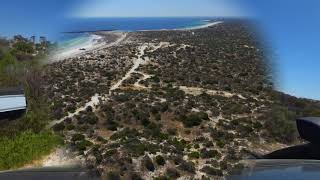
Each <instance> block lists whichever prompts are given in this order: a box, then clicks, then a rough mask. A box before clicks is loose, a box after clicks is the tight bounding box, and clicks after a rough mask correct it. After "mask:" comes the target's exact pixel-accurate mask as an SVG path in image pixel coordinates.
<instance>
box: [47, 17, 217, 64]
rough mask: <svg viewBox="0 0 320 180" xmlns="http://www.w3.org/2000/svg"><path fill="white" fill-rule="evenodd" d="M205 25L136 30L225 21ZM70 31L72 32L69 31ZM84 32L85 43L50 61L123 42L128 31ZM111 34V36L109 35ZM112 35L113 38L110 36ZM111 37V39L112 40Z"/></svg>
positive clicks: (197, 27)
mask: <svg viewBox="0 0 320 180" xmlns="http://www.w3.org/2000/svg"><path fill="white" fill-rule="evenodd" d="M206 22H207V23H206V24H204V25H199V26H193V27H187V28H181V29H160V30H139V31H136V32H149V31H190V30H199V29H205V28H209V27H212V26H215V25H218V24H221V23H223V21H215V22H212V21H206ZM68 33H70V32H68ZM83 33H89V34H90V38H89V40H88V41H87V42H85V43H83V44H78V45H76V46H73V47H69V48H67V49H65V50H61V51H56V52H53V54H52V57H51V58H50V59H49V63H52V62H57V61H63V60H65V59H68V58H73V57H77V56H80V55H82V54H85V53H87V52H89V51H93V50H99V49H101V48H105V47H110V46H114V45H118V44H119V43H120V42H122V41H123V40H124V39H125V38H126V36H127V33H128V32H127V31H110V30H108V31H91V32H90V31H88V32H87V31H86V32H83ZM108 36H109V37H108ZM110 37H111V38H110ZM110 39H111V40H110Z"/></svg>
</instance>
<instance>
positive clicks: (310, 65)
mask: <svg viewBox="0 0 320 180" xmlns="http://www.w3.org/2000/svg"><path fill="white" fill-rule="evenodd" d="M319 7H320V1H316V0H308V1H301V0H300V1H299V0H268V1H264V0H261V1H260V0H28V1H26V0H3V1H2V2H1V6H0V22H1V25H0V27H1V28H0V35H4V36H11V35H13V34H23V35H28V36H29V35H31V34H35V35H38V36H39V35H45V36H49V38H54V37H53V36H54V34H57V33H59V32H60V27H61V26H63V25H64V23H65V22H66V21H65V20H64V19H65V17H74V16H75V17H112V16H118V17H119V16H122V17H123V16H250V17H251V18H254V19H256V20H257V22H259V27H260V29H261V30H262V32H263V35H264V37H265V39H266V40H267V42H269V43H270V45H271V47H272V50H273V51H274V53H273V54H274V62H275V64H277V66H276V69H277V75H278V76H277V82H278V83H277V84H278V89H280V90H281V91H284V92H286V93H289V94H292V95H295V96H299V97H307V98H314V99H319V100H320V83H319V79H320V70H319V68H320V45H319V42H320V35H319V34H318V33H319V32H320V21H319V19H320V11H319Z"/></svg>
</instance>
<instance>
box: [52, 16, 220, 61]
mask: <svg viewBox="0 0 320 180" xmlns="http://www.w3.org/2000/svg"><path fill="white" fill-rule="evenodd" d="M217 21H218V19H217V18H208V17H201V18H86V19H69V20H68V22H69V23H68V25H66V26H65V27H64V29H63V32H64V33H61V35H60V37H59V40H58V47H57V49H56V50H55V52H54V54H59V56H60V57H61V58H63V57H64V56H65V55H64V54H74V52H73V51H79V49H90V48H91V47H93V46H94V45H95V44H97V42H98V41H99V39H100V37H99V36H97V35H94V32H95V31H120V32H132V31H148V30H182V29H197V28H203V27H205V26H206V25H210V24H212V23H213V22H217ZM66 56H67V55H66Z"/></svg>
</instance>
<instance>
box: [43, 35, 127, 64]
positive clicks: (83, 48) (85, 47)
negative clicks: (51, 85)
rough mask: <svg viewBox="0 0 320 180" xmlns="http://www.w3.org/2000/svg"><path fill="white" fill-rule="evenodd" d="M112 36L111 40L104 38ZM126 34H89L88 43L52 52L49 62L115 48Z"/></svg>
mask: <svg viewBox="0 0 320 180" xmlns="http://www.w3.org/2000/svg"><path fill="white" fill-rule="evenodd" d="M108 35H112V36H113V38H111V39H112V40H109V39H108V38H106V36H108ZM126 35H127V34H126V33H121V32H97V33H95V34H91V35H90V38H89V40H88V41H86V42H85V43H81V44H77V45H75V46H72V47H69V48H66V49H62V50H58V51H55V52H52V55H51V56H50V59H49V62H50V63H52V62H56V61H62V60H64V59H67V58H72V57H76V56H79V55H81V54H84V53H86V52H88V51H92V50H97V49H100V48H105V47H109V46H115V45H117V44H119V43H120V42H121V41H123V40H124V39H125V38H126Z"/></svg>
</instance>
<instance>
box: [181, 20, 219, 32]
mask: <svg viewBox="0 0 320 180" xmlns="http://www.w3.org/2000/svg"><path fill="white" fill-rule="evenodd" d="M221 23H223V21H217V22H210V23H207V24H204V25H200V26H194V27H190V28H183V29H177V30H197V29H203V28H208V27H211V26H215V25H218V24H221Z"/></svg>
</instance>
